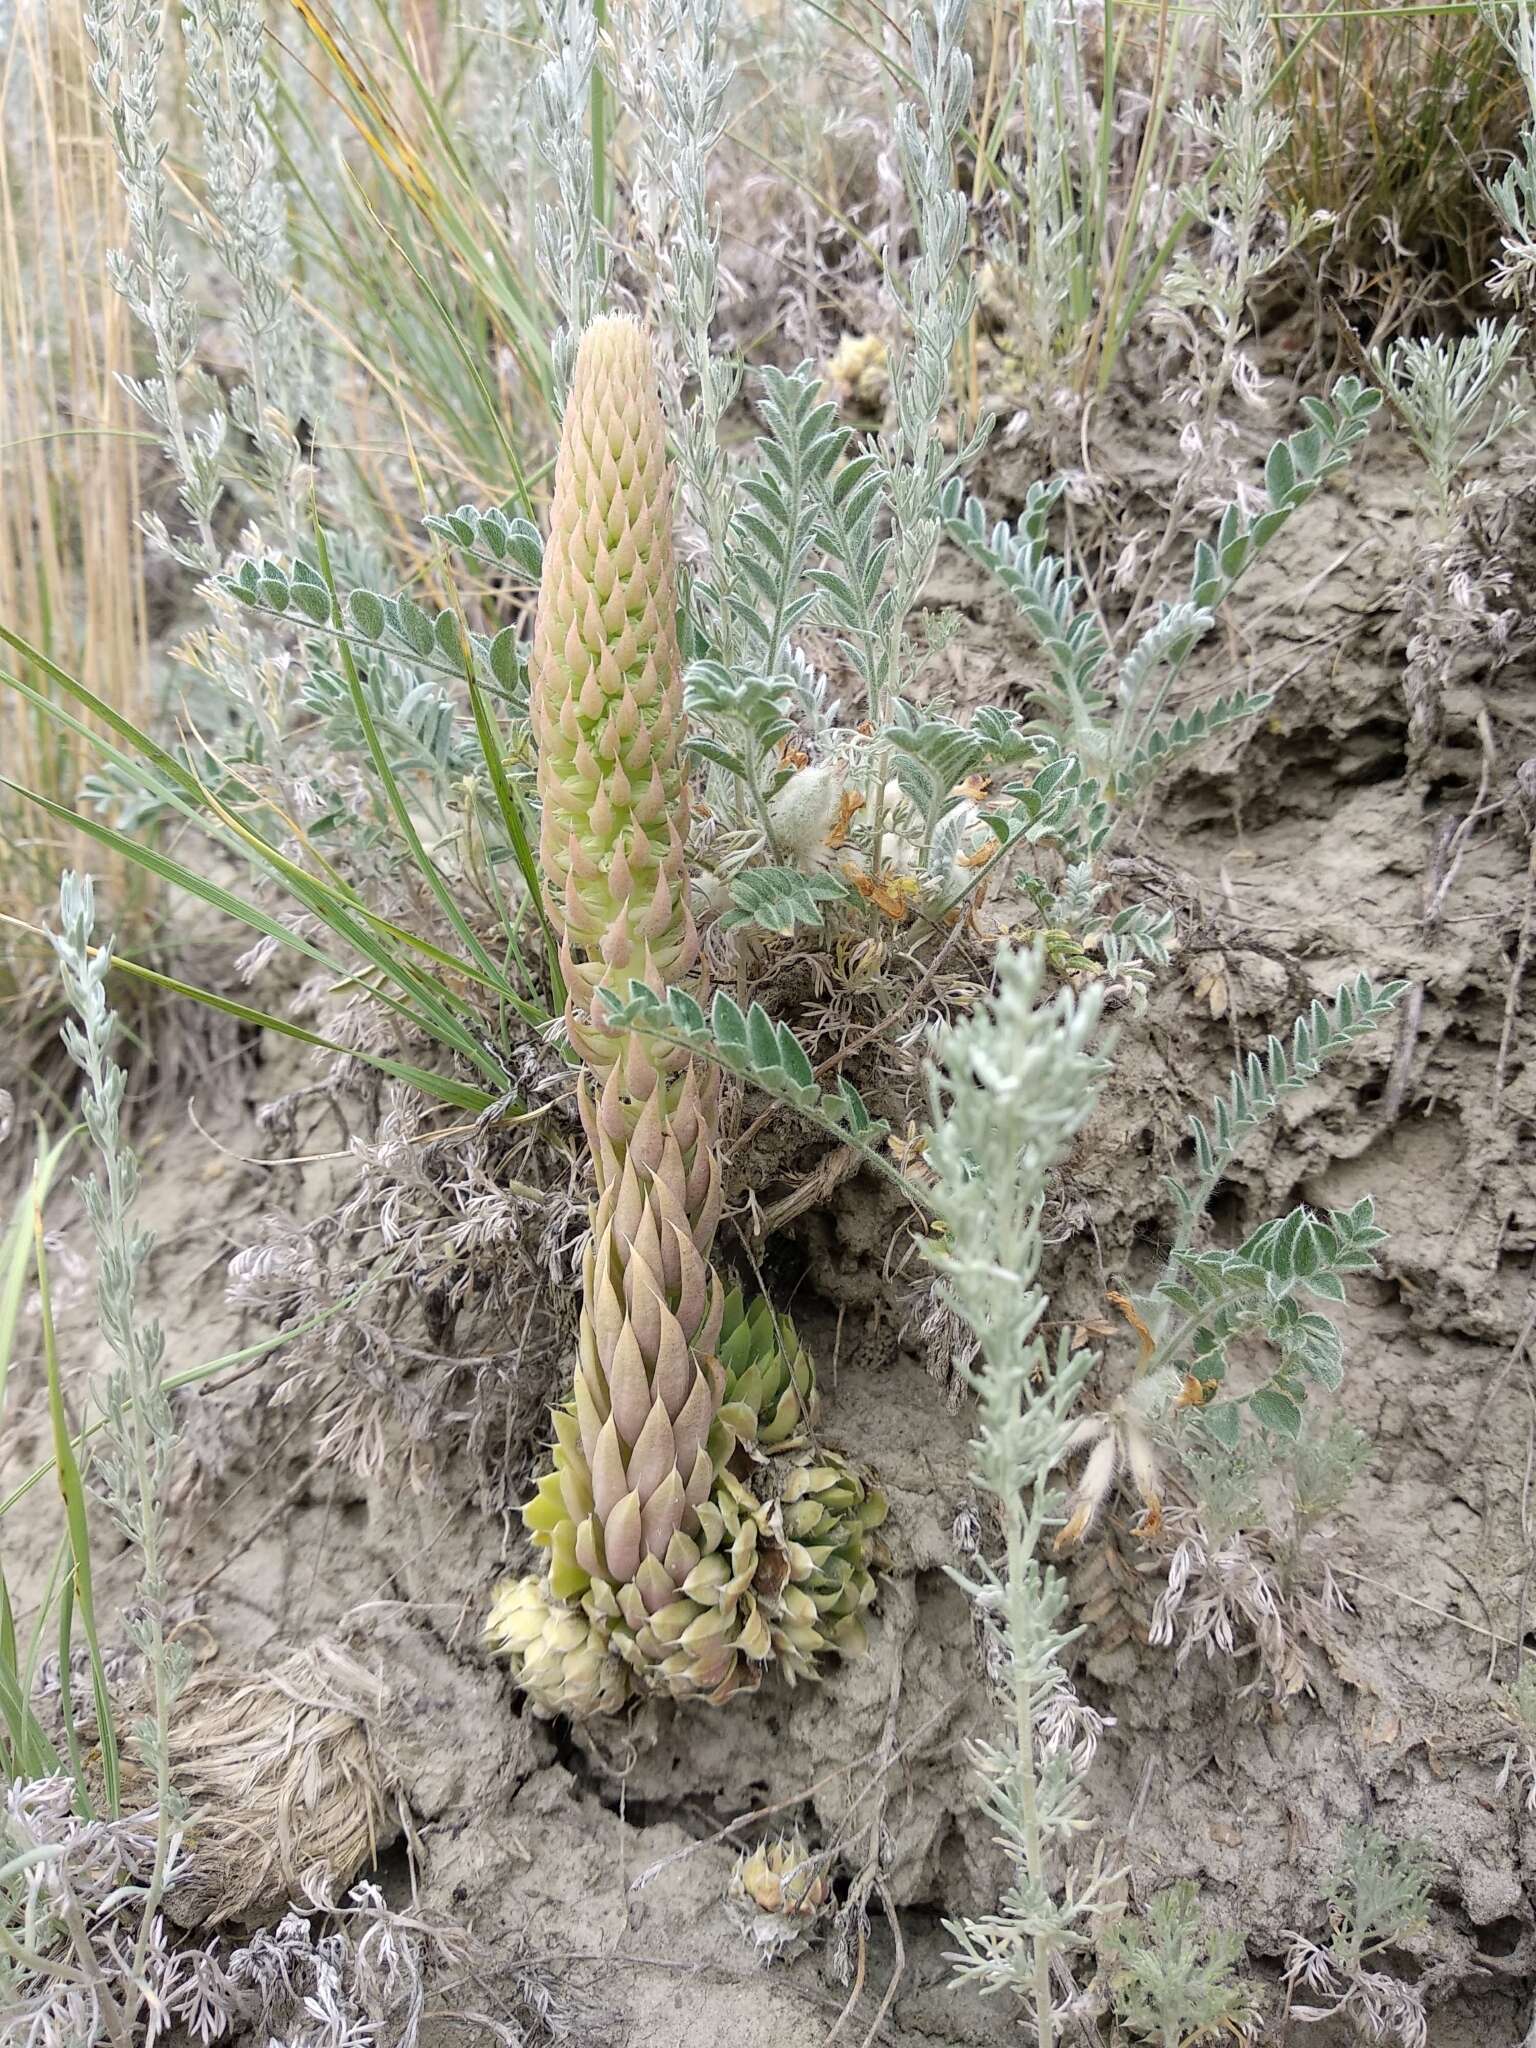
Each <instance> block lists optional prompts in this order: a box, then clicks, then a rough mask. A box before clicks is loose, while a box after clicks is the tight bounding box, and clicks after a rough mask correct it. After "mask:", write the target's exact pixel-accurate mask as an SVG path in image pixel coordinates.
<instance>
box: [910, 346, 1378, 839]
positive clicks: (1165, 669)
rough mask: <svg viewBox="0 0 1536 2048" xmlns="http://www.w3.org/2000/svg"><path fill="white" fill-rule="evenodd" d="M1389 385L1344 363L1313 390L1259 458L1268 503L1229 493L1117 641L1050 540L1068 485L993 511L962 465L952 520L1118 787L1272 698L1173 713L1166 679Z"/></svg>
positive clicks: (1339, 464) (1075, 727)
mask: <svg viewBox="0 0 1536 2048" xmlns="http://www.w3.org/2000/svg"><path fill="white" fill-rule="evenodd" d="M1380 403H1381V398H1380V394H1379V393H1378V392H1375V391H1372V390H1370V389H1369V388H1367V387H1366V386H1364V385H1363V384H1362V383H1361V382H1360V380H1359V379H1358V378H1357V377H1341V378H1340V379H1339V381H1338V382H1337V383H1336V384H1335V385H1334V387H1333V389H1332V390H1331V391H1330V392H1329V394H1328V396H1327V398H1304V399H1303V400H1302V406H1303V409H1304V411H1305V412H1306V414H1307V419H1308V424H1307V425H1306V426H1305V427H1304V428H1303V429H1302V430H1301V431H1300V432H1299V433H1296V434H1292V435H1291V436H1290V437H1289V438H1288V439H1287V440H1284V441H1277V442H1276V443H1275V444H1274V446H1273V447H1272V448H1271V449H1270V451H1269V456H1268V458H1267V460H1266V462H1265V465H1264V503H1263V505H1262V507H1261V508H1260V509H1258V510H1257V511H1254V510H1250V508H1249V506H1248V505H1247V504H1246V502H1244V501H1243V500H1234V501H1233V502H1232V503H1231V504H1229V505H1228V506H1227V508H1226V510H1225V511H1224V512H1223V513H1222V515H1221V518H1220V520H1219V522H1218V524H1217V527H1216V531H1215V533H1214V534H1213V535H1212V536H1211V537H1210V538H1208V539H1203V540H1201V541H1199V542H1198V543H1197V544H1196V547H1195V559H1194V565H1193V568H1192V570H1191V572H1190V580H1189V586H1188V589H1187V591H1186V593H1185V594H1184V596H1182V597H1180V598H1177V599H1174V600H1171V601H1170V600H1166V599H1165V600H1164V601H1163V602H1162V603H1161V604H1159V606H1158V608H1157V611H1156V614H1155V616H1154V617H1153V619H1152V621H1151V623H1150V624H1149V625H1147V626H1145V627H1143V628H1142V629H1141V630H1140V632H1139V633H1138V634H1137V635H1136V637H1135V639H1134V640H1133V641H1132V642H1131V644H1130V646H1128V647H1127V648H1125V649H1124V650H1123V651H1121V652H1117V651H1116V649H1115V648H1114V646H1113V645H1112V643H1111V641H1110V639H1109V637H1108V635H1107V634H1106V632H1105V629H1104V626H1103V624H1102V621H1101V619H1100V615H1099V613H1098V612H1097V611H1096V610H1095V609H1094V608H1093V607H1092V606H1089V605H1084V604H1081V603H1080V602H1079V600H1080V599H1081V597H1082V595H1083V585H1082V581H1081V579H1080V578H1079V577H1077V576H1075V575H1074V574H1073V573H1072V571H1071V570H1070V569H1069V568H1068V567H1067V565H1066V563H1065V562H1063V561H1062V559H1061V558H1060V557H1059V556H1057V555H1055V554H1053V553H1052V552H1051V550H1050V544H1049V537H1048V535H1049V518H1050V513H1051V510H1052V508H1053V506H1054V505H1055V503H1056V501H1057V499H1058V498H1059V496H1060V494H1061V489H1062V486H1061V484H1060V483H1059V482H1058V483H1052V484H1040V483H1036V484H1032V485H1031V486H1030V489H1029V493H1028V496H1027V498H1026V500H1025V507H1024V511H1023V513H1022V514H1021V516H1020V517H1019V518H1018V519H1017V520H1016V521H1015V522H1013V523H1012V524H1010V523H1009V522H1007V521H1006V520H998V521H996V522H995V523H993V522H990V521H989V520H988V518H987V512H986V507H985V506H984V505H983V504H982V502H981V500H980V499H979V498H976V497H968V496H967V495H966V494H965V491H964V488H963V486H962V485H961V483H960V481H959V479H958V478H957V479H955V480H954V481H953V482H951V483H950V484H949V485H948V487H947V489H946V491H945V493H944V499H943V511H944V523H945V531H946V533H947V534H948V535H949V536H950V538H951V539H952V540H954V541H955V542H957V543H958V544H959V546H960V547H962V548H963V549H964V550H965V552H966V553H967V554H968V555H969V556H970V557H971V559H972V560H973V561H975V562H978V563H979V564H981V565H982V566H983V567H984V568H987V569H989V570H990V571H991V572H992V574H993V575H994V576H995V577H996V578H997V580H998V582H999V583H1000V584H1001V585H1002V587H1003V589H1004V590H1006V591H1007V592H1008V594H1009V596H1010V597H1011V598H1012V599H1013V601H1014V603H1015V605H1016V606H1017V607H1018V610H1019V614H1020V616H1021V618H1022V619H1023V620H1024V623H1025V625H1026V626H1027V627H1028V628H1029V630H1030V632H1031V634H1032V636H1033V637H1034V639H1035V641H1036V643H1037V644H1038V646H1039V648H1040V650H1041V652H1042V653H1043V654H1044V656H1045V659H1046V672H1045V674H1044V675H1043V676H1040V677H1038V678H1037V679H1035V681H1034V689H1035V692H1036V695H1037V697H1038V699H1039V703H1040V708H1041V713H1042V717H1041V721H1040V722H1041V723H1042V724H1043V725H1045V726H1046V727H1047V728H1048V729H1050V730H1051V731H1053V732H1054V733H1055V734H1057V736H1058V737H1059V739H1060V741H1061V743H1062V744H1063V745H1064V746H1066V747H1069V748H1071V749H1072V751H1073V752H1074V753H1075V754H1076V755H1077V756H1078V757H1079V758H1080V759H1081V761H1082V762H1083V765H1084V768H1085V769H1086V770H1087V771H1088V772H1089V773H1090V774H1093V775H1096V776H1098V777H1101V778H1102V779H1103V780H1104V781H1106V782H1107V783H1109V784H1110V785H1112V787H1113V790H1114V793H1115V795H1116V797H1117V798H1119V799H1120V800H1121V801H1124V800H1125V799H1128V798H1130V797H1133V796H1135V795H1137V794H1138V793H1140V792H1141V791H1142V790H1144V789H1145V788H1147V786H1148V785H1149V784H1150V783H1151V782H1152V781H1153V780H1154V779H1155V777H1156V776H1157V775H1159V774H1160V773H1161V772H1162V771H1163V770H1164V769H1165V768H1167V767H1168V766H1170V765H1171V764H1172V762H1174V761H1175V760H1177V759H1179V758H1181V757H1182V756H1183V755H1185V754H1187V753H1189V752H1190V751H1191V750H1192V749H1193V748H1195V747H1197V746H1199V745H1200V744H1201V743H1202V742H1203V741H1205V740H1206V739H1208V738H1210V737H1211V735H1212V734H1213V733H1215V732H1217V731H1220V730H1221V729H1222V728H1223V727H1226V726H1230V725H1233V724H1235V723H1237V722H1239V721H1241V720H1243V719H1247V718H1251V717H1253V716H1255V715H1257V714H1258V713H1259V712H1261V711H1263V710H1265V709H1267V708H1268V706H1269V704H1270V703H1271V702H1272V701H1273V699H1272V696H1271V694H1270V693H1269V692H1267V691H1252V692H1242V691H1239V692H1233V693H1231V694H1229V695H1226V696H1223V697H1219V698H1217V699H1216V700H1215V701H1214V702H1213V703H1212V704H1210V705H1207V706H1206V707H1204V708H1203V709H1202V710H1197V711H1193V712H1189V713H1186V714H1184V715H1182V716H1180V717H1177V718H1173V719H1165V716H1164V713H1165V707H1166V705H1167V702H1168V698H1169V695H1170V693H1171V692H1172V690H1173V688H1174V685H1175V684H1176V683H1177V681H1178V679H1179V677H1180V675H1181V674H1182V672H1183V670H1184V667H1185V665H1186V664H1187V662H1188V661H1189V658H1190V656H1191V655H1192V654H1193V652H1194V650H1195V648H1196V647H1197V646H1198V645H1199V644H1200V642H1201V641H1202V640H1203V639H1204V638H1205V636H1206V635H1207V634H1208V633H1209V632H1210V630H1211V628H1212V626H1213V625H1214V624H1215V620H1216V614H1217V611H1218V609H1219V607H1220V606H1221V605H1222V604H1223V603H1225V601H1226V600H1227V598H1228V597H1230V595H1231V594H1232V591H1233V590H1234V588H1235V587H1236V585H1237V583H1238V582H1239V580H1240V579H1241V578H1242V576H1244V575H1245V574H1246V572H1247V571H1248V570H1249V569H1250V568H1251V567H1252V565H1253V563H1254V562H1255V561H1256V560H1257V559H1258V556H1259V555H1260V553H1261V552H1262V551H1263V549H1264V548H1266V547H1267V546H1268V545H1269V543H1270V542H1271V541H1272V540H1273V539H1274V538H1275V536H1276V535H1277V534H1278V533H1279V532H1280V531H1281V529H1282V528H1283V527H1284V526H1285V525H1286V523H1287V522H1288V521H1289V520H1290V518H1291V517H1292V515H1293V514H1294V513H1296V512H1297V511H1299V510H1300V508H1301V507H1302V506H1303V505H1305V504H1306V503H1307V501H1308V500H1309V499H1310V498H1312V497H1314V496H1315V495H1316V493H1317V492H1318V491H1319V490H1320V489H1321V488H1322V486H1323V485H1324V484H1325V483H1326V482H1327V481H1328V479H1329V478H1330V477H1332V476H1333V475H1335V474H1336V473H1337V472H1338V471H1339V470H1341V469H1343V468H1344V467H1346V465H1347V464H1348V463H1349V461H1350V460H1351V458H1352V456H1353V455H1354V452H1355V450H1356V449H1357V448H1358V446H1359V445H1360V443H1361V442H1362V441H1363V440H1364V438H1365V436H1366V434H1367V432H1368V431H1369V428H1370V422H1371V418H1372V416H1373V414H1374V413H1375V412H1376V410H1377V408H1378V407H1379V405H1380Z"/></svg>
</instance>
